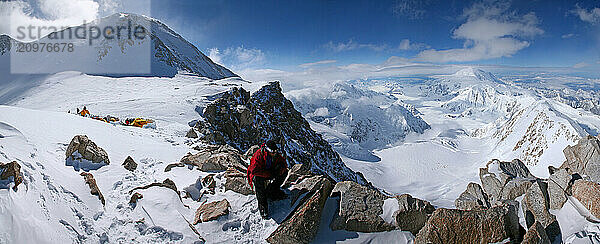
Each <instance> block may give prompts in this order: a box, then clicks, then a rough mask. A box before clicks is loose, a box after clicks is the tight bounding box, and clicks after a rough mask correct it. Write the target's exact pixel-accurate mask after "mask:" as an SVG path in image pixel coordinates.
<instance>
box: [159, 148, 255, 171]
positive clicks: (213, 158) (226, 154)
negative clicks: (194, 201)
mask: <svg viewBox="0 0 600 244" xmlns="http://www.w3.org/2000/svg"><path fill="white" fill-rule="evenodd" d="M180 162H181V163H182V164H184V165H189V166H195V167H197V168H198V169H199V170H201V171H204V172H214V171H225V170H227V168H229V167H234V168H237V169H238V170H240V171H243V170H246V168H247V165H246V163H245V162H244V161H243V160H242V158H241V155H240V154H239V152H238V151H237V150H235V149H234V148H232V147H230V146H226V145H224V146H207V147H205V148H203V150H202V151H200V152H199V153H196V154H191V153H188V154H187V155H185V156H184V157H183V158H182V159H181V160H180ZM174 166H180V165H174ZM167 168H169V170H170V167H169V166H167ZM171 168H172V167H171ZM165 170H167V169H165Z"/></svg>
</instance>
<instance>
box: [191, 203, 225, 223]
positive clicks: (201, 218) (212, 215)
mask: <svg viewBox="0 0 600 244" xmlns="http://www.w3.org/2000/svg"><path fill="white" fill-rule="evenodd" d="M230 207H231V205H229V202H228V201H227V199H223V200H221V201H217V202H211V203H207V204H202V205H201V206H200V207H199V208H198V209H197V210H196V216H195V217H194V223H193V224H194V225H195V224H198V223H200V222H208V221H211V220H215V219H218V218H219V217H221V216H225V215H228V214H229V208H230Z"/></svg>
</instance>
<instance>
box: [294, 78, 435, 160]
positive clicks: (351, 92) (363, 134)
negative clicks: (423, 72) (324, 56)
mask: <svg viewBox="0 0 600 244" xmlns="http://www.w3.org/2000/svg"><path fill="white" fill-rule="evenodd" d="M287 96H288V97H289V98H290V99H291V100H292V102H293V103H294V106H295V107H296V108H297V109H298V110H299V111H300V112H301V113H302V114H303V115H304V117H306V118H307V119H308V120H309V121H310V122H311V124H312V127H313V128H314V129H315V130H317V131H318V132H320V133H322V134H323V135H324V136H325V138H327V140H328V141H329V142H330V143H331V144H332V145H333V146H334V148H335V149H336V150H337V151H338V152H340V153H342V154H343V155H346V156H347V157H350V158H355V159H361V160H367V161H377V160H378V159H377V158H376V157H374V156H373V155H372V154H371V153H370V151H371V150H374V149H382V148H385V147H388V146H391V145H393V144H397V143H400V142H401V141H402V140H403V139H404V138H405V137H406V135H407V134H409V133H423V132H424V131H425V130H427V129H429V125H428V124H427V123H426V122H425V121H424V120H423V119H422V118H421V117H420V115H419V111H418V110H417V109H415V108H414V107H413V106H411V105H409V104H406V103H403V102H402V101H400V100H398V99H397V98H396V97H394V96H392V95H386V94H383V93H379V92H376V91H372V90H367V89H361V88H358V87H356V86H354V85H352V84H347V83H336V84H334V85H333V86H331V87H329V88H308V89H304V90H299V91H291V92H288V93H287Z"/></svg>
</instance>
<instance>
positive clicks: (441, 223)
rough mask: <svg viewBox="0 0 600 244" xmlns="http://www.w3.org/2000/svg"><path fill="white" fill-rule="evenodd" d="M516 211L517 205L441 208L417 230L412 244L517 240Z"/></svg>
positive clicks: (518, 239) (517, 220) (518, 240)
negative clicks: (480, 207)
mask: <svg viewBox="0 0 600 244" xmlns="http://www.w3.org/2000/svg"><path fill="white" fill-rule="evenodd" d="M515 203H516V202H515ZM517 211H518V207H517V206H516V204H505V205H503V206H497V207H493V208H490V209H486V210H459V209H445V208H440V209H437V210H435V211H434V212H433V214H432V215H431V217H430V218H429V220H428V221H427V224H425V226H424V227H423V228H422V229H421V231H419V234H417V237H416V239H415V243H497V242H498V243H499V242H501V241H503V240H506V239H510V241H511V243H519V242H520V241H521V236H520V232H521V227H520V226H519V217H518V215H517Z"/></svg>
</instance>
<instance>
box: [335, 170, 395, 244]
mask: <svg viewBox="0 0 600 244" xmlns="http://www.w3.org/2000/svg"><path fill="white" fill-rule="evenodd" d="M337 195H339V196H340V199H339V206H338V210H337V212H336V214H335V216H334V217H333V220H332V222H331V225H330V228H331V229H332V230H347V231H358V232H381V231H389V230H393V229H395V226H393V225H392V224H389V223H386V222H385V220H384V219H383V218H382V217H381V216H380V215H381V214H383V203H384V200H385V199H386V198H387V197H386V196H384V195H383V194H382V193H380V192H379V191H377V190H375V189H372V188H368V187H365V186H362V185H359V184H358V183H356V182H353V181H343V182H338V183H337V184H336V185H335V187H334V188H333V190H332V196H337Z"/></svg>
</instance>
